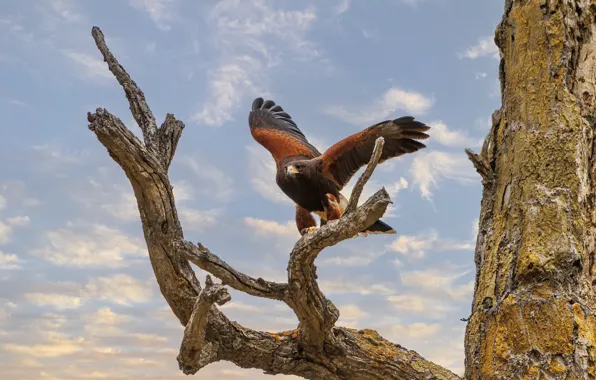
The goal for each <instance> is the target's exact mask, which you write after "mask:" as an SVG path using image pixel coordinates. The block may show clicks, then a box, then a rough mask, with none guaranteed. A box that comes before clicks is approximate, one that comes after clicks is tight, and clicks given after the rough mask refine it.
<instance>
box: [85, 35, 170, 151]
mask: <svg viewBox="0 0 596 380" xmlns="http://www.w3.org/2000/svg"><path fill="white" fill-rule="evenodd" d="M91 34H92V35H93V38H94V39H95V44H96V45H97V48H98V49H99V51H100V52H101V54H102V55H103V59H104V61H105V62H107V64H108V67H109V69H110V71H111V72H112V74H114V76H115V77H116V80H118V83H120V85H121V86H122V88H123V89H124V92H125V93H126V98H127V99H128V102H129V104H130V112H131V113H132V116H133V117H134V118H135V120H136V121H137V124H138V125H139V128H141V130H142V131H143V138H144V139H145V144H146V146H147V148H149V149H155V150H157V148H158V147H157V143H158V142H157V137H156V136H157V124H156V123H155V117H154V116H153V112H151V109H150V108H149V105H147V101H146V100H145V94H143V91H141V89H140V88H139V87H138V86H137V84H136V83H135V82H134V81H133V80H132V78H131V77H130V75H128V73H127V72H126V70H124V67H122V65H120V63H118V60H117V59H116V57H114V55H113V54H112V52H111V51H110V49H108V46H107V45H106V41H105V38H104V35H103V32H102V31H101V30H100V29H99V28H98V27H96V26H94V27H93V29H92V31H91Z"/></svg>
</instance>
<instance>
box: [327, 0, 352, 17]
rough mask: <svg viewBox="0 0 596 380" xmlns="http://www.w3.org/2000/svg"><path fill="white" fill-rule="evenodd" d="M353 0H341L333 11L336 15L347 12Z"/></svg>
mask: <svg viewBox="0 0 596 380" xmlns="http://www.w3.org/2000/svg"><path fill="white" fill-rule="evenodd" d="M350 3H351V0H340V2H339V3H338V4H337V5H335V6H334V7H333V10H332V11H333V13H334V14H335V15H341V14H344V13H346V12H347V11H348V10H349V9H350Z"/></svg>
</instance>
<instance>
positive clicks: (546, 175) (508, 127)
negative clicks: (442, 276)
mask: <svg viewBox="0 0 596 380" xmlns="http://www.w3.org/2000/svg"><path fill="white" fill-rule="evenodd" d="M595 9H596V2H594V1H590V0H557V1H546V0H527V1H519V0H515V1H513V0H507V1H506V2H505V14H504V16H503V19H502V21H501V23H500V24H499V26H498V27H497V30H496V37H495V42H496V43H497V45H498V46H499V48H500V51H501V57H502V59H501V65H500V79H501V87H502V101H503V104H502V108H501V109H500V110H499V111H497V112H495V114H494V115H493V124H492V129H491V131H490V133H489V135H488V137H487V140H486V142H485V144H484V149H483V152H482V153H481V154H480V156H476V155H473V156H471V158H472V161H473V162H474V164H475V166H476V168H477V170H478V171H479V172H480V173H481V174H483V173H484V174H483V177H484V179H485V181H484V190H483V198H482V204H481V212H480V224H479V234H478V239H477V243H476V252H475V262H476V267H477V278H476V287H475V291H474V301H473V305H472V316H471V318H470V321H469V323H468V326H467V331H466V374H465V377H466V379H594V378H595V372H596V367H595V364H596V335H595V333H594V332H595V331H596V319H595V317H594V313H593V311H594V310H595V309H594V306H595V304H594V301H595V297H594V291H593V281H594V274H593V265H594V259H593V257H594V225H595V224H594V223H595V222H596V219H595V214H594V211H595V209H594V196H595V193H594V190H595V189H594V179H595V177H594V175H593V171H592V168H593V167H594V155H593V128H594V121H595V119H594V111H595V109H594V102H593V99H594V95H595V94H596V80H595V79H596V58H595V55H594V53H596V40H595V39H594V33H593V31H594V27H595V25H594V17H595V15H596V13H595Z"/></svg>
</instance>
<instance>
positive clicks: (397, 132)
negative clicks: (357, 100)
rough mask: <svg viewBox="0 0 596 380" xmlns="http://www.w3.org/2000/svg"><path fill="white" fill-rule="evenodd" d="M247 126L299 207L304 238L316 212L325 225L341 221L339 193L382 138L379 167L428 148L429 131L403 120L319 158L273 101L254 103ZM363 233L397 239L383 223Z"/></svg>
mask: <svg viewBox="0 0 596 380" xmlns="http://www.w3.org/2000/svg"><path fill="white" fill-rule="evenodd" d="M248 124H249V126H250V132H251V134H252V136H253V138H254V139H255V140H256V141H257V142H259V143H260V144H261V145H262V146H263V147H265V148H266V149H267V150H268V151H269V152H270V153H271V155H272V156H273V159H274V160H275V163H276V167H277V174H276V178H275V179H276V182H277V185H278V186H279V187H280V188H281V190H282V191H283V192H284V193H285V194H286V195H287V196H288V197H290V198H291V199H292V200H293V201H294V202H295V203H296V226H297V227H298V230H299V231H300V233H301V234H304V233H306V232H308V231H310V230H312V229H313V228H316V221H315V219H314V218H313V217H312V214H311V213H312V212H314V213H316V214H317V215H319V217H320V218H321V224H324V223H326V222H327V221H329V220H334V219H338V218H339V217H341V215H342V214H343V212H344V210H345V208H346V206H347V203H348V202H347V199H346V198H345V197H344V196H343V195H342V194H341V193H340V190H342V189H343V188H344V187H345V186H346V184H347V183H348V182H349V181H350V179H351V178H352V176H353V175H354V174H355V173H356V172H357V171H358V169H360V168H361V167H362V166H364V165H366V164H367V163H368V161H369V160H370V156H371V154H372V151H373V148H374V145H375V141H376V139H377V138H378V137H383V138H384V139H385V144H384V146H383V152H382V154H381V159H380V160H379V163H381V162H383V161H386V160H388V159H390V158H393V157H398V156H401V155H403V154H406V153H413V152H416V151H417V150H420V149H422V148H425V147H426V145H424V144H422V143H421V142H419V141H417V140H424V139H426V138H428V137H429V136H428V135H427V134H426V133H424V132H426V131H428V130H429V129H430V127H429V126H427V125H425V124H423V123H421V122H419V121H416V120H414V118H413V117H411V116H404V117H400V118H399V119H395V120H387V121H383V122H381V123H378V124H375V125H373V126H371V127H368V128H366V129H365V130H363V131H361V132H358V133H356V134H353V135H351V136H348V137H346V138H345V139H343V140H341V141H339V142H338V143H336V144H334V145H333V146H331V147H330V148H329V149H327V150H326V151H325V152H324V153H323V154H321V153H320V152H319V151H318V150H317V149H316V148H315V147H314V146H312V145H311V144H310V143H309V142H308V140H307V139H306V136H304V134H303V133H302V131H301V130H300V129H299V128H298V126H297V125H296V123H295V122H294V120H292V117H291V116H290V115H289V114H288V113H287V112H285V111H284V110H283V109H282V107H280V106H278V105H276V104H275V103H274V102H273V101H272V100H267V101H264V100H263V98H257V99H255V100H254V102H253V104H252V110H251V112H250V113H249V116H248ZM362 232H368V233H395V231H394V230H393V228H391V227H390V226H388V225H387V224H385V223H384V222H382V221H381V220H377V221H376V222H375V223H373V224H372V225H371V226H370V227H368V228H367V229H366V230H365V231H362Z"/></svg>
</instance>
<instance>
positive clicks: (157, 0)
mask: <svg viewBox="0 0 596 380" xmlns="http://www.w3.org/2000/svg"><path fill="white" fill-rule="evenodd" d="M128 4H129V5H130V6H131V7H133V8H135V9H138V10H141V11H144V12H146V13H147V14H148V15H149V17H150V18H151V20H152V21H153V22H154V23H155V25H156V26H157V27H158V28H159V29H161V30H163V31H168V30H170V29H171V27H170V25H169V23H170V22H172V21H174V20H175V19H176V18H177V16H176V14H175V13H174V11H173V10H172V7H171V6H170V4H174V0H129V1H128Z"/></svg>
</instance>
